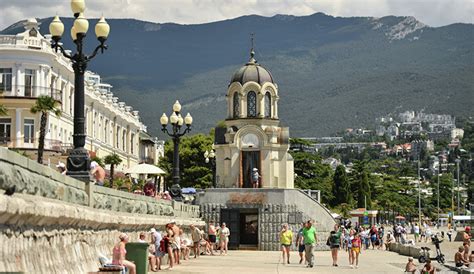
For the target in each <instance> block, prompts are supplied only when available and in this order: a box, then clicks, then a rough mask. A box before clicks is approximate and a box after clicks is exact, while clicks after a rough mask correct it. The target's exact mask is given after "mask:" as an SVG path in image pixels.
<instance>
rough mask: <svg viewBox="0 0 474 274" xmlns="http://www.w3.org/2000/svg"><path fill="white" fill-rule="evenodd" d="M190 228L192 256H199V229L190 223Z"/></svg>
mask: <svg viewBox="0 0 474 274" xmlns="http://www.w3.org/2000/svg"><path fill="white" fill-rule="evenodd" d="M190 228H191V238H192V239H193V251H194V258H197V257H199V253H200V252H199V249H200V248H199V244H200V241H201V230H200V229H199V228H197V227H196V226H195V225H193V224H192V225H190Z"/></svg>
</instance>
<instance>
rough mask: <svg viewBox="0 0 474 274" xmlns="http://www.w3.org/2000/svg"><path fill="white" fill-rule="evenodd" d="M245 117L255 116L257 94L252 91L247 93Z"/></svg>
mask: <svg viewBox="0 0 474 274" xmlns="http://www.w3.org/2000/svg"><path fill="white" fill-rule="evenodd" d="M247 117H257V95H256V94H255V92H254V91H249V93H248V94H247Z"/></svg>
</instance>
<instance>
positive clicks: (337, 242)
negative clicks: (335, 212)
mask: <svg viewBox="0 0 474 274" xmlns="http://www.w3.org/2000/svg"><path fill="white" fill-rule="evenodd" d="M341 235H342V231H341V228H340V227H339V226H338V225H337V224H336V225H334V230H333V231H331V234H330V236H329V238H328V242H329V247H330V248H331V256H332V266H338V265H337V255H338V254H337V253H338V252H339V248H340V247H341Z"/></svg>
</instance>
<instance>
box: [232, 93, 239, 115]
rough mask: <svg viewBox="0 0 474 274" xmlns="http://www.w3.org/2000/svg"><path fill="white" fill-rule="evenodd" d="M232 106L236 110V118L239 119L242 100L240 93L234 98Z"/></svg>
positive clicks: (235, 94)
mask: <svg viewBox="0 0 474 274" xmlns="http://www.w3.org/2000/svg"><path fill="white" fill-rule="evenodd" d="M232 105H233V108H234V118H237V119H238V118H239V115H240V98H239V93H237V92H236V93H234V98H233V101H232Z"/></svg>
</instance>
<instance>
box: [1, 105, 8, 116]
mask: <svg viewBox="0 0 474 274" xmlns="http://www.w3.org/2000/svg"><path fill="white" fill-rule="evenodd" d="M7 113H8V112H7V108H6V107H5V106H4V105H0V116H6V115H7Z"/></svg>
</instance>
